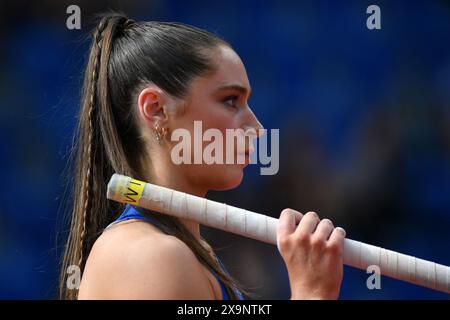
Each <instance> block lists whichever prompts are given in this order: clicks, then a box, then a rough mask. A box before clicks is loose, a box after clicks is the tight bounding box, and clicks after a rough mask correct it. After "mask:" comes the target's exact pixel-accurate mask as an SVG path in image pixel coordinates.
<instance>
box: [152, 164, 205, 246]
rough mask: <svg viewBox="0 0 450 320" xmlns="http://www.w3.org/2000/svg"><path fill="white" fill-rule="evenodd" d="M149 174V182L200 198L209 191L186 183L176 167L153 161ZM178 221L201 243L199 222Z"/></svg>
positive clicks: (180, 219)
mask: <svg viewBox="0 0 450 320" xmlns="http://www.w3.org/2000/svg"><path fill="white" fill-rule="evenodd" d="M155 160H156V159H155ZM156 168H157V169H156ZM147 172H151V179H150V180H148V181H151V183H153V184H156V185H159V186H162V187H166V188H170V189H174V190H176V191H181V192H185V193H188V194H192V195H195V196H198V197H205V196H206V193H207V191H208V190H207V189H205V188H201V187H197V186H194V185H192V183H189V182H188V181H186V179H185V178H184V177H183V176H181V175H180V174H179V170H178V168H177V167H175V166H171V167H170V168H168V167H167V166H164V165H161V164H159V163H157V162H156V161H153V168H152V170H148V171H147ZM178 220H179V221H180V222H181V223H182V224H183V225H184V226H185V227H186V228H187V229H188V230H189V231H190V232H191V233H192V234H193V235H194V237H195V238H196V239H197V240H199V241H201V234H200V224H199V223H198V222H195V221H193V220H189V219H185V218H178Z"/></svg>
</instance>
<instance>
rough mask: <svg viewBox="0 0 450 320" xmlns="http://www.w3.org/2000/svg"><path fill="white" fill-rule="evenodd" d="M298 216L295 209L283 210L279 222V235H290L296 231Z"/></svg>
mask: <svg viewBox="0 0 450 320" xmlns="http://www.w3.org/2000/svg"><path fill="white" fill-rule="evenodd" d="M295 221H296V218H295V214H294V213H293V210H291V209H284V210H283V211H281V214H280V218H279V219H278V224H277V236H278V238H280V237H285V236H288V235H290V234H291V233H293V232H294V231H295V226H296V223H295Z"/></svg>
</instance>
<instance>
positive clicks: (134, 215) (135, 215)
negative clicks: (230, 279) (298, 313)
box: [106, 204, 244, 300]
mask: <svg viewBox="0 0 450 320" xmlns="http://www.w3.org/2000/svg"><path fill="white" fill-rule="evenodd" d="M130 219H140V220H143V221H146V222H148V223H151V224H153V225H155V226H157V225H158V224H157V223H155V221H156V220H155V219H153V218H152V217H151V216H145V215H143V214H142V213H141V212H140V210H139V207H135V206H133V205H131V204H126V205H125V210H124V211H123V212H122V214H121V215H120V216H119V217H118V218H117V219H116V220H114V221H113V222H112V223H110V224H109V225H108V226H107V227H106V228H109V227H110V226H112V225H113V224H116V223H118V222H121V221H126V220H130ZM162 231H163V232H164V230H162ZM214 256H215V257H216V259H217V261H219V263H220V265H221V266H222V269H223V270H224V271H225V272H226V273H227V274H228V271H227V269H226V268H225V266H224V265H223V263H222V261H220V259H219V257H218V256H217V255H216V254H214ZM211 272H212V274H213V275H214V276H215V277H216V279H217V281H218V282H219V284H220V288H221V290H222V298H223V300H229V299H230V296H229V295H228V292H227V290H226V288H225V285H224V284H223V282H222V281H221V280H220V279H219V277H217V275H216V274H215V273H214V272H213V271H212V270H211ZM234 290H235V292H236V294H237V296H238V298H239V299H240V300H244V297H243V295H242V293H241V292H240V291H239V290H237V289H234Z"/></svg>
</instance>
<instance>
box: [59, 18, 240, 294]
mask: <svg viewBox="0 0 450 320" xmlns="http://www.w3.org/2000/svg"><path fill="white" fill-rule="evenodd" d="M219 45H226V46H230V45H229V44H228V43H226V42H225V41H224V40H222V39H220V38H219V37H218V36H216V35H214V34H212V33H209V32H207V31H205V30H202V29H199V28H196V27H193V26H189V25H185V24H182V23H175V22H154V21H151V22H135V21H133V20H130V19H128V17H127V16H126V15H124V14H121V13H108V14H106V15H103V16H102V17H101V19H100V21H99V23H98V26H97V27H96V29H95V30H94V32H93V35H92V44H91V48H90V54H89V59H88V62H87V66H86V71H85V78H84V86H83V95H82V102H81V108H80V113H79V119H78V126H77V130H76V132H75V136H74V145H73V147H72V153H73V154H74V155H75V158H74V159H73V161H75V168H74V169H75V170H74V172H73V180H74V181H72V182H71V183H72V184H73V190H72V198H71V199H72V201H73V204H72V206H71V210H72V215H71V224H70V231H69V236H68V241H67V245H66V248H65V254H64V259H63V262H62V266H61V278H60V297H61V298H63V299H74V298H76V297H77V294H78V292H77V290H70V289H68V288H67V286H66V270H67V268H68V267H69V266H70V265H77V266H78V267H79V268H80V270H81V271H83V270H84V266H85V263H86V259H87V256H88V254H89V252H90V250H91V248H92V246H93V244H94V242H95V240H96V239H97V238H98V236H99V235H100V234H101V232H102V231H103V229H104V228H105V227H106V226H107V225H108V224H109V223H111V222H112V221H113V220H114V219H115V218H117V215H118V214H120V212H121V211H122V210H123V205H121V204H118V203H115V202H113V201H108V200H107V198H106V185H107V182H108V181H109V179H110V178H111V176H112V174H113V173H121V174H124V175H128V176H131V177H133V178H135V179H140V180H144V181H145V179H146V178H147V176H146V175H145V174H144V168H143V165H142V163H143V161H142V160H143V159H144V157H145V159H151V155H147V154H144V153H145V152H146V151H145V150H147V149H146V148H145V142H144V141H143V138H142V137H141V135H140V133H139V129H138V125H137V121H136V114H135V112H136V108H134V107H133V103H132V101H135V98H136V94H137V92H138V90H139V89H140V88H142V87H143V86H145V85H146V84H148V83H150V82H152V83H154V84H156V85H157V86H158V87H160V88H161V89H162V90H164V91H165V92H167V93H168V94H170V95H172V96H174V97H177V98H183V97H185V96H186V94H187V93H188V90H189V85H190V83H191V81H192V80H193V79H194V78H195V77H198V76H201V75H204V74H206V73H208V72H210V71H212V70H214V67H215V66H213V65H212V62H211V61H210V60H211V59H210V58H209V56H208V54H206V52H208V50H209V51H210V50H212V49H214V48H216V47H217V46H219ZM147 156H148V157H147ZM150 182H151V181H150ZM147 214H149V212H147ZM151 214H152V216H153V217H154V218H155V219H156V220H157V221H158V223H159V224H160V225H161V226H163V227H164V228H165V229H166V230H169V232H170V233H171V234H172V235H174V236H176V237H178V238H179V239H181V240H182V241H184V242H185V243H186V244H187V245H188V246H189V247H190V248H191V250H192V251H193V252H194V254H195V255H196V257H197V258H198V260H199V261H200V262H201V263H202V264H204V265H205V266H206V267H208V268H209V269H211V270H212V271H213V272H215V273H216V275H217V276H218V277H219V279H220V280H221V281H223V283H224V284H225V286H226V289H227V292H228V294H229V295H230V297H231V298H232V299H236V298H237V294H236V292H235V290H233V288H239V289H241V291H244V292H245V290H243V289H242V288H241V287H240V285H239V284H238V283H237V281H236V280H234V279H233V278H232V277H231V276H230V275H229V274H227V273H226V272H225V271H224V270H223V269H222V267H221V265H220V263H219V262H218V261H217V260H216V259H215V258H214V257H213V256H212V255H211V254H210V253H209V251H208V250H207V249H206V248H205V247H204V246H203V245H202V244H201V243H200V242H199V241H198V240H197V239H196V238H195V237H194V236H193V235H192V234H191V233H190V232H189V230H188V229H187V228H186V227H185V226H184V225H183V224H182V223H181V222H180V221H179V220H178V219H177V218H174V217H170V216H167V215H162V214H158V213H151Z"/></svg>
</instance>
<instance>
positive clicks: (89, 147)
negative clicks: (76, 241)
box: [78, 19, 107, 266]
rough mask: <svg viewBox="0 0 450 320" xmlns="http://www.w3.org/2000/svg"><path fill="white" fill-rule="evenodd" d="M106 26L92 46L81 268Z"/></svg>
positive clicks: (81, 236) (81, 256)
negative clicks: (95, 51) (94, 48)
mask: <svg viewBox="0 0 450 320" xmlns="http://www.w3.org/2000/svg"><path fill="white" fill-rule="evenodd" d="M106 25H107V21H106V19H103V20H102V21H101V22H100V24H99V26H98V28H97V30H96V32H95V36H94V45H95V46H96V50H97V54H96V56H95V59H94V65H93V68H92V75H91V95H90V97H89V111H88V124H89V135H88V143H87V145H86V146H85V154H87V158H88V161H87V170H86V178H85V180H84V190H85V195H84V208H83V220H82V223H81V233H80V242H81V246H80V257H79V259H78V265H79V266H81V265H82V263H83V259H84V252H83V251H84V249H83V248H84V240H85V237H86V220H87V219H86V218H87V212H88V207H89V188H90V180H91V166H92V132H93V125H92V121H93V119H92V118H93V117H92V114H93V112H94V108H95V103H96V99H95V98H96V91H97V90H96V87H97V78H98V66H99V64H100V57H101V52H102V33H103V31H104V30H105V28H106Z"/></svg>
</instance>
